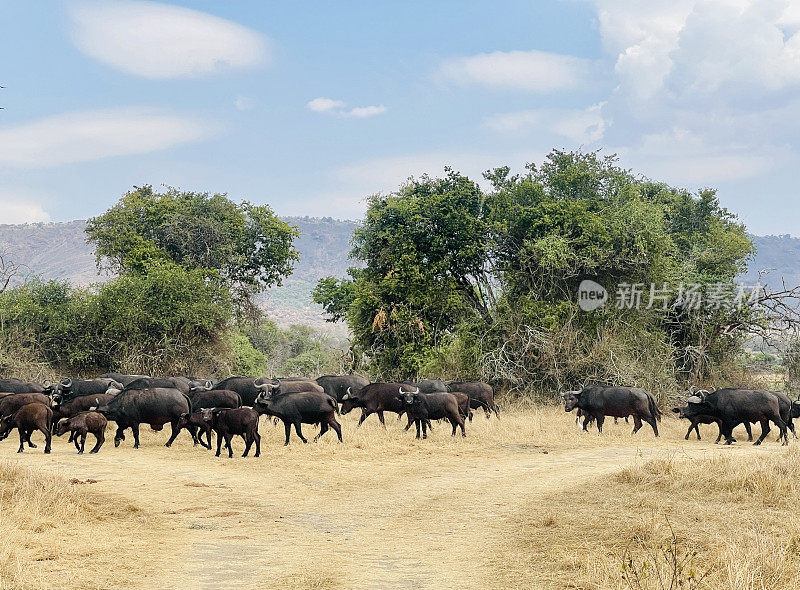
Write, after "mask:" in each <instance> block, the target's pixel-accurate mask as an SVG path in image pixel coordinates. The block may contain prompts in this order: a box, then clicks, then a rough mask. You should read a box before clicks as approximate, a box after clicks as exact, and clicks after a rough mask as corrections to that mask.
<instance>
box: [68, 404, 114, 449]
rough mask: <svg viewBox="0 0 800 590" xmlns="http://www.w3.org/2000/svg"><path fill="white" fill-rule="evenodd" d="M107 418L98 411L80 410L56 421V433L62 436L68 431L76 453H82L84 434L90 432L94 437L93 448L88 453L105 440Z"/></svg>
mask: <svg viewBox="0 0 800 590" xmlns="http://www.w3.org/2000/svg"><path fill="white" fill-rule="evenodd" d="M107 425H108V420H106V417H105V416H103V415H102V414H101V413H99V412H81V413H80V414H76V415H75V416H72V417H71V418H68V419H66V420H62V421H61V422H58V424H57V426H56V435H57V436H63V435H64V434H66V433H67V432H69V433H70V440H72V441H73V442H74V443H75V448H76V449H78V454H79V455H82V454H83V451H84V449H85V447H86V435H87V434H88V433H92V434H93V435H94V438H95V439H96V441H95V445H94V448H93V449H92V450H91V451H89V453H90V454H91V453H96V452H97V451H99V450H100V447H102V446H103V443H104V442H105V440H106V435H105V432H106V426H107Z"/></svg>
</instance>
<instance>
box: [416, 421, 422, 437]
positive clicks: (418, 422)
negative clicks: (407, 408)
mask: <svg viewBox="0 0 800 590" xmlns="http://www.w3.org/2000/svg"><path fill="white" fill-rule="evenodd" d="M421 422H422V420H414V425H415V426H416V427H417V436H416V438H419V436H420V431H421V429H422V424H421Z"/></svg>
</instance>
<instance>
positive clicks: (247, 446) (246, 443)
mask: <svg viewBox="0 0 800 590" xmlns="http://www.w3.org/2000/svg"><path fill="white" fill-rule="evenodd" d="M254 442H255V438H253V435H252V433H248V434H247V436H245V439H244V453H242V457H247V454H248V453H249V452H250V447H252V446H253V443H254Z"/></svg>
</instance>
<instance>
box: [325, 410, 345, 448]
mask: <svg viewBox="0 0 800 590" xmlns="http://www.w3.org/2000/svg"><path fill="white" fill-rule="evenodd" d="M328 424H330V427H331V428H333V431H334V432H335V433H336V436H337V437H339V442H344V441H342V427H341V425H340V424H339V422H337V421H336V418H334V417H333V416H331V417H330V418H328Z"/></svg>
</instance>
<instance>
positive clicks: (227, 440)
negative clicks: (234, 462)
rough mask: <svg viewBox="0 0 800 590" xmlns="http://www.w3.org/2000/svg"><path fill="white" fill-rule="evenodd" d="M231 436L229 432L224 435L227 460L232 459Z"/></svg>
mask: <svg viewBox="0 0 800 590" xmlns="http://www.w3.org/2000/svg"><path fill="white" fill-rule="evenodd" d="M232 442H233V435H232V434H231V433H230V432H226V433H225V446H226V447H228V459H233V446H232V445H231V443H232Z"/></svg>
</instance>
